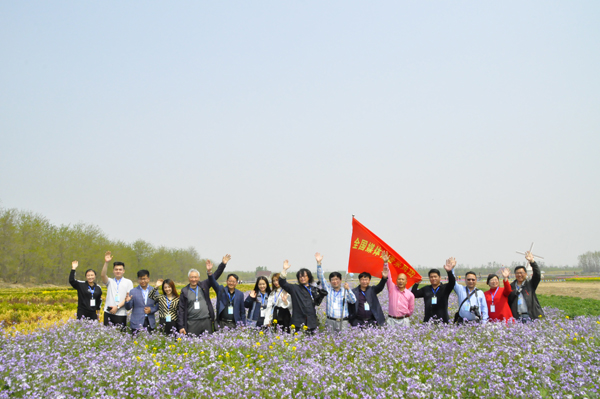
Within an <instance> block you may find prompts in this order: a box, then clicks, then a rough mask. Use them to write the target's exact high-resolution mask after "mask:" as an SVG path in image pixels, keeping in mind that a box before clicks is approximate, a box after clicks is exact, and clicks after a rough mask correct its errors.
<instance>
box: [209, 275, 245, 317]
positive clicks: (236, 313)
mask: <svg viewBox="0 0 600 399" xmlns="http://www.w3.org/2000/svg"><path fill="white" fill-rule="evenodd" d="M208 281H209V283H210V285H211V287H212V288H213V290H215V292H216V293H217V314H216V318H217V320H218V319H219V315H220V314H221V312H222V311H223V309H227V307H229V295H228V294H229V288H227V287H224V286H222V285H219V284H218V283H217V280H216V279H215V277H214V274H213V275H210V276H208ZM233 319H234V320H235V322H236V323H243V324H246V309H244V293H243V292H242V291H240V290H238V289H237V288H236V289H235V291H234V294H233Z"/></svg>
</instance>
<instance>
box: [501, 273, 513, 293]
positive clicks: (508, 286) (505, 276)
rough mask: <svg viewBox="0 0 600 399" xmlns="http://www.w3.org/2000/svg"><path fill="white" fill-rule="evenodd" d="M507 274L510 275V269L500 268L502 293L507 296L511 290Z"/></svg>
mask: <svg viewBox="0 0 600 399" xmlns="http://www.w3.org/2000/svg"><path fill="white" fill-rule="evenodd" d="M508 276H510V270H508V268H507V267H505V268H504V269H502V277H503V278H504V290H502V295H503V296H505V297H507V298H508V296H509V295H510V293H511V292H512V287H511V286H510V281H508Z"/></svg>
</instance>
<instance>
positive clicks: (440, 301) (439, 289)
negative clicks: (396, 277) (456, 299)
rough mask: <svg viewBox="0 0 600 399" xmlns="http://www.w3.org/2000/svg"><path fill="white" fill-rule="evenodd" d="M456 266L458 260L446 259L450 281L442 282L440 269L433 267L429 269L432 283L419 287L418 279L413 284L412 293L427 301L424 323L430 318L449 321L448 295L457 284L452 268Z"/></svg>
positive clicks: (445, 267)
mask: <svg viewBox="0 0 600 399" xmlns="http://www.w3.org/2000/svg"><path fill="white" fill-rule="evenodd" d="M455 266H456V260H455V259H454V258H450V259H448V260H446V264H445V265H444V270H446V272H447V273H448V283H447V284H440V280H441V278H440V271H439V270H438V269H431V270H430V271H429V282H431V285H426V286H425V287H422V288H419V283H420V281H418V282H417V283H416V284H415V285H413V286H412V293H413V294H415V298H423V302H424V303H425V318H424V319H423V322H424V323H427V322H428V321H429V320H434V321H443V322H444V323H448V297H449V296H450V294H451V293H452V290H453V289H454V285H455V284H456V278H455V277H454V273H452V270H453V269H454V267H455Z"/></svg>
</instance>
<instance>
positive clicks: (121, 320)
mask: <svg viewBox="0 0 600 399" xmlns="http://www.w3.org/2000/svg"><path fill="white" fill-rule="evenodd" d="M109 323H110V324H112V325H113V326H117V325H118V326H121V328H122V329H124V328H125V327H127V316H117V315H116V314H112V313H108V312H104V325H105V326H108V325H110V324H109Z"/></svg>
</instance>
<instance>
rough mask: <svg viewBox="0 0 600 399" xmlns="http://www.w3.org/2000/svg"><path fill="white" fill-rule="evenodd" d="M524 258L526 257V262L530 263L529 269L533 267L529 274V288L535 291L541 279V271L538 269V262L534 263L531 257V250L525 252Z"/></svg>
mask: <svg viewBox="0 0 600 399" xmlns="http://www.w3.org/2000/svg"><path fill="white" fill-rule="evenodd" d="M525 259H527V262H529V264H530V265H531V269H533V276H531V289H533V290H534V291H535V290H536V288H537V287H538V285H539V284H540V281H541V280H542V272H541V271H540V267H539V266H538V264H537V263H535V259H534V258H533V255H532V254H531V252H529V251H528V252H527V255H525Z"/></svg>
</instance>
